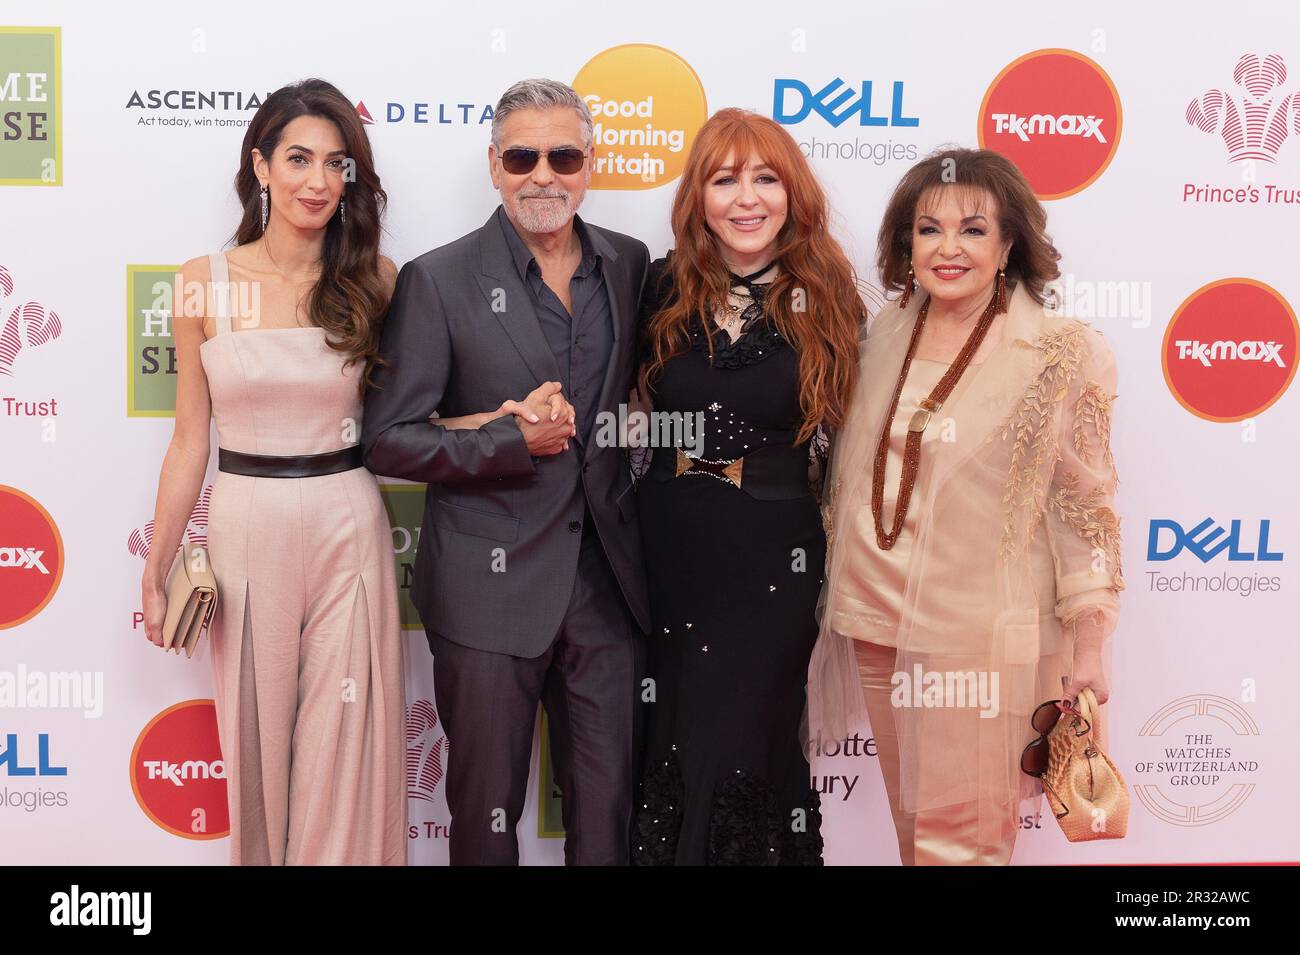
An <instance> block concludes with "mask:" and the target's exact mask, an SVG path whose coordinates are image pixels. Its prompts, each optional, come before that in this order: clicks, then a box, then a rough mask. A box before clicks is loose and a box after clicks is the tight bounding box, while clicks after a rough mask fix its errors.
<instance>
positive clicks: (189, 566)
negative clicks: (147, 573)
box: [162, 544, 217, 657]
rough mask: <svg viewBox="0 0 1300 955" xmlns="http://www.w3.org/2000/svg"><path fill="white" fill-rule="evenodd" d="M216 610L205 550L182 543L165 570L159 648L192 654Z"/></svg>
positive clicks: (212, 576) (214, 580)
mask: <svg viewBox="0 0 1300 955" xmlns="http://www.w3.org/2000/svg"><path fill="white" fill-rule="evenodd" d="M216 609H217V578H216V576H215V575H213V573H212V563H211V562H210V561H209V560H208V549H207V548H206V547H201V546H199V545H198V544H186V545H185V546H184V547H182V548H181V549H180V550H179V551H177V552H176V559H175V560H173V561H172V567H171V570H169V571H168V572H167V615H166V616H165V617H164V618H163V629H162V648H163V649H164V650H175V651H176V652H177V653H180V652H181V650H184V651H185V655H186V656H187V657H192V656H194V648H195V647H196V646H197V645H198V642H199V636H200V634H202V632H203V628H204V627H206V626H207V625H208V624H209V623H210V622H211V621H212V614H213V612H214V611H215V610H216Z"/></svg>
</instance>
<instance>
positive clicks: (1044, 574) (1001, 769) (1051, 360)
mask: <svg viewBox="0 0 1300 955" xmlns="http://www.w3.org/2000/svg"><path fill="white" fill-rule="evenodd" d="M1045 226H1046V214H1045V213H1044V211H1043V208H1042V206H1041V205H1040V204H1039V203H1038V201H1037V199H1036V198H1035V197H1034V196H1033V193H1032V191H1031V190H1030V188H1029V186H1028V185H1027V184H1026V183H1025V181H1024V178H1023V176H1021V174H1020V172H1019V171H1018V170H1017V169H1016V168H1015V166H1014V165H1013V164H1012V163H1010V162H1009V161H1008V160H1006V159H1005V158H1003V157H1001V156H999V155H997V154H995V153H991V152H986V151H976V150H949V151H946V152H943V153H939V154H936V155H934V156H931V157H929V158H928V159H926V160H924V161H923V162H921V163H920V164H918V165H917V166H916V167H915V168H913V169H912V170H911V171H910V172H909V173H908V174H907V176H905V177H904V179H903V181H902V182H901V183H900V185H899V187H898V189H897V191H896V193H895V195H894V198H893V199H892V201H891V203H890V206H889V209H888V210H887V212H886V216H885V221H884V223H883V225H882V227H881V234H880V267H881V272H882V276H883V278H884V281H885V284H886V286H887V287H891V288H894V289H902V290H903V292H904V294H903V295H902V296H901V297H900V298H899V299H898V300H897V301H895V302H892V303H891V304H890V305H889V306H888V307H886V308H885V309H884V310H883V311H882V312H881V314H880V315H879V317H878V318H877V319H876V320H875V322H874V324H873V325H872V327H871V331H870V334H869V335H868V337H867V339H866V340H865V342H864V343H863V346H862V350H861V368H860V376H859V384H858V391H857V394H856V396H855V400H854V405H853V407H852V409H851V411H850V414H849V417H848V419H847V421H846V424H845V429H844V434H843V435H842V437H841V439H840V443H839V445H838V447H837V449H836V451H835V455H834V458H833V460H832V465H831V466H832V473H831V478H830V495H829V499H830V503H829V505H828V506H827V508H826V515H825V516H826V518H827V521H828V524H829V526H830V531H831V538H832V540H831V547H830V554H829V558H828V563H829V568H828V572H827V580H826V585H825V587H824V589H823V593H822V604H821V608H820V611H821V614H820V618H821V634H820V637H819V640H818V646H817V649H816V651H815V653H814V657H813V661H812V666H811V671H810V704H809V705H810V728H811V730H812V732H814V733H817V732H820V733H821V734H822V735H823V736H838V735H839V734H841V733H843V732H844V731H845V730H846V728H847V727H848V726H850V725H852V723H853V721H854V720H856V719H858V718H860V716H861V715H862V708H863V704H864V703H865V708H866V711H867V715H868V716H869V718H870V723H871V727H872V731H873V734H874V736H875V739H876V744H877V750H878V753H879V756H880V764H881V769H882V772H883V774H884V778H885V784H886V789H887V791H888V795H889V800H890V807H891V811H892V813H893V818H894V824H895V828H896V829H897V833H898V842H899V852H900V856H901V858H902V860H903V862H904V864H918V865H925V864H970V863H984V864H1004V863H1006V862H1007V861H1009V859H1010V856H1011V851H1012V848H1013V846H1014V842H1015V836H1016V831H1017V828H1018V824H1019V815H1020V811H1021V800H1022V799H1024V798H1028V797H1031V796H1033V795H1034V794H1035V782H1034V780H1032V779H1030V778H1029V777H1026V776H1024V775H1023V774H1022V773H1021V772H1020V768H1019V766H1020V754H1021V752H1022V750H1023V749H1024V747H1025V745H1026V744H1027V743H1028V742H1029V741H1030V740H1031V739H1033V738H1034V737H1035V736H1036V735H1037V734H1036V733H1035V731H1034V730H1033V729H1032V728H1031V727H1030V715H1031V714H1032V712H1033V711H1034V708H1035V707H1036V706H1037V705H1038V704H1039V703H1042V702H1044V701H1047V700H1054V699H1063V701H1064V702H1063V704H1062V706H1063V707H1068V706H1069V705H1070V702H1071V701H1072V700H1073V699H1074V697H1075V696H1076V695H1077V694H1078V692H1079V691H1080V690H1081V689H1082V688H1083V687H1085V686H1088V687H1091V688H1092V689H1093V691H1094V692H1095V694H1096V696H1097V699H1098V700H1099V701H1101V702H1104V701H1105V699H1106V696H1107V684H1106V676H1105V673H1104V667H1103V664H1102V656H1103V653H1102V648H1103V644H1104V641H1105V638H1106V636H1107V635H1108V633H1109V632H1110V631H1111V629H1112V628H1113V626H1114V621H1115V618H1116V615H1117V611H1118V593H1119V591H1120V590H1121V589H1122V588H1123V583H1122V578H1121V573H1120V545H1119V527H1118V521H1117V519H1116V517H1115V513H1114V511H1113V510H1112V495H1113V494H1114V490H1115V485H1116V474H1115V468H1114V462H1113V461H1112V459H1111V454H1110V447H1109V436H1110V412H1111V402H1112V400H1113V398H1114V396H1115V382H1116V378H1115V363H1114V359H1113V357H1112V355H1111V352H1110V350H1109V348H1108V347H1107V346H1106V344H1105V342H1104V341H1103V340H1102V338H1101V335H1100V334H1099V333H1097V332H1096V331H1094V330H1093V329H1091V328H1089V327H1088V326H1086V325H1084V324H1082V323H1080V322H1077V321H1073V320H1071V319H1069V318H1066V317H1063V316H1061V315H1059V314H1056V313H1055V312H1053V311H1050V310H1048V309H1046V308H1044V305H1043V302H1044V300H1045V298H1046V294H1045V285H1046V283H1047V282H1049V281H1050V280H1051V279H1054V278H1055V277H1056V276H1057V275H1058V274H1059V272H1058V270H1057V268H1056V264H1055V263H1056V260H1057V259H1058V258H1059V256H1058V255H1057V253H1056V250H1055V249H1054V248H1053V247H1052V245H1051V242H1050V240H1049V239H1048V238H1047V236H1046V234H1045V232H1044V229H1045ZM909 436H910V437H909Z"/></svg>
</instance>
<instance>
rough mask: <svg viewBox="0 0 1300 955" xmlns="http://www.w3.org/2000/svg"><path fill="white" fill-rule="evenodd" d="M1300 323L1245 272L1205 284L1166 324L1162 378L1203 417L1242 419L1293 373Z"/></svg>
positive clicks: (1269, 400) (1268, 401) (1277, 394)
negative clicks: (1242, 275)
mask: <svg viewBox="0 0 1300 955" xmlns="http://www.w3.org/2000/svg"><path fill="white" fill-rule="evenodd" d="M1298 342H1300V325H1298V324H1297V322H1296V314H1295V311H1294V310H1293V309H1292V308H1291V305H1290V303H1288V302H1287V300H1286V299H1285V298H1283V297H1282V295H1281V294H1280V293H1279V292H1278V291H1277V290H1276V289H1274V288H1272V287H1270V286H1268V285H1265V284H1264V283H1263V282H1260V281H1257V280H1255V279H1249V278H1227V279H1220V280H1218V281H1216V282H1211V283H1210V284H1208V285H1205V286H1202V287H1201V288H1199V289H1197V290H1196V291H1195V292H1193V293H1192V294H1191V295H1189V296H1188V297H1187V298H1186V300H1184V301H1183V303H1182V304H1181V305H1180V306H1178V310H1177V311H1176V312H1175V313H1174V316H1173V318H1172V319H1170V321H1169V325H1168V326H1167V327H1166V329H1165V338H1164V346H1163V348H1162V352H1161V361H1162V366H1163V370H1164V376H1165V383H1166V384H1167V385H1168V387H1169V391H1170V392H1171V393H1172V394H1173V396H1174V398H1175V399H1177V401H1178V403H1179V404H1181V405H1182V406H1183V407H1184V408H1186V409H1187V410H1188V411H1190V412H1191V413H1192V414H1194V415H1196V416H1197V417H1198V418H1203V419H1205V420H1206V421H1221V422H1230V421H1242V420H1244V419H1246V418H1253V417H1255V416H1256V415H1258V414H1260V413H1262V412H1264V411H1265V410H1267V409H1268V408H1270V407H1271V406H1272V405H1273V404H1274V403H1275V402H1276V401H1277V400H1278V399H1279V398H1281V397H1282V395H1283V394H1285V393H1286V390H1287V388H1288V387H1290V385H1291V381H1292V379H1293V378H1295V373H1296V345H1297V343H1298Z"/></svg>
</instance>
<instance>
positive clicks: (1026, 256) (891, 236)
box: [876, 149, 1061, 305]
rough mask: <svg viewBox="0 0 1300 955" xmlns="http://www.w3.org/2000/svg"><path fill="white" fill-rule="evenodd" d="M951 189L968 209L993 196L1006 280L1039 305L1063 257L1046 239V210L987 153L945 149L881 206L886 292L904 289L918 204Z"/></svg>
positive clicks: (999, 158)
mask: <svg viewBox="0 0 1300 955" xmlns="http://www.w3.org/2000/svg"><path fill="white" fill-rule="evenodd" d="M950 187H956V188H958V189H961V190H962V191H963V193H964V195H963V196H962V198H964V199H967V200H968V204H969V205H970V206H971V207H972V208H975V207H978V206H979V205H980V203H981V202H982V201H983V200H984V198H985V197H987V196H992V197H993V201H994V202H996V203H997V208H998V227H999V229H1000V231H1001V232H1002V237H1003V238H1004V239H1010V240H1011V252H1010V254H1009V255H1008V256H1007V269H1006V272H1007V277H1008V278H1010V279H1016V280H1018V281H1020V282H1023V283H1024V286H1025V291H1027V292H1028V293H1029V294H1030V296H1031V297H1032V298H1033V299H1034V301H1036V302H1038V304H1039V305H1042V304H1043V303H1044V302H1045V301H1046V298H1047V293H1046V287H1047V283H1049V282H1051V281H1052V280H1053V279H1055V278H1057V277H1058V276H1059V275H1060V274H1061V270H1060V269H1059V268H1058V267H1057V265H1056V263H1057V262H1058V261H1060V258H1061V253H1059V252H1057V251H1056V246H1054V245H1053V244H1052V240H1051V237H1049V236H1048V234H1047V210H1046V209H1044V208H1043V204H1042V203H1041V202H1039V201H1038V197H1037V196H1035V195H1034V190H1033V187H1032V186H1030V185H1029V183H1028V182H1027V181H1026V180H1025V177H1024V174H1023V173H1022V172H1021V171H1020V168H1019V167H1018V166H1017V165H1016V164H1015V163H1013V162H1012V161H1011V160H1010V159H1008V158H1007V157H1006V156H1003V155H1002V154H1001V153H995V152H993V151H992V150H991V149H943V150H940V151H938V152H935V153H932V154H930V155H929V156H926V157H925V158H924V159H922V160H921V161H920V162H919V163H917V164H916V165H915V166H913V167H912V168H911V169H909V170H908V171H907V172H906V173H904V175H903V178H902V179H901V180H900V181H899V183H898V186H897V187H896V188H895V189H894V194H893V195H892V196H891V197H890V199H889V205H887V206H886V207H885V215H884V218H882V219H881V220H880V235H879V236H878V237H877V252H876V256H877V264H878V265H879V266H880V278H881V281H882V282H883V283H884V286H885V288H887V289H890V290H891V291H895V292H901V291H902V290H903V286H904V285H906V284H907V281H908V276H907V273H908V269H909V268H910V267H911V264H912V228H913V224H914V222H915V220H916V211H917V205H918V203H920V202H921V201H922V200H929V199H931V198H933V197H934V195H935V194H936V193H937V192H939V191H940V190H943V189H947V188H950Z"/></svg>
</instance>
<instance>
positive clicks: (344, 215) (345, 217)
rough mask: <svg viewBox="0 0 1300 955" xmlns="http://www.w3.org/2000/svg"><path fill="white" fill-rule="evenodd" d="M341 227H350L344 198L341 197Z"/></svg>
mask: <svg viewBox="0 0 1300 955" xmlns="http://www.w3.org/2000/svg"><path fill="white" fill-rule="evenodd" d="M339 225H341V226H343V227H344V228H345V229H346V228H347V225H348V214H347V211H346V210H345V209H344V207H343V197H342V196H339Z"/></svg>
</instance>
